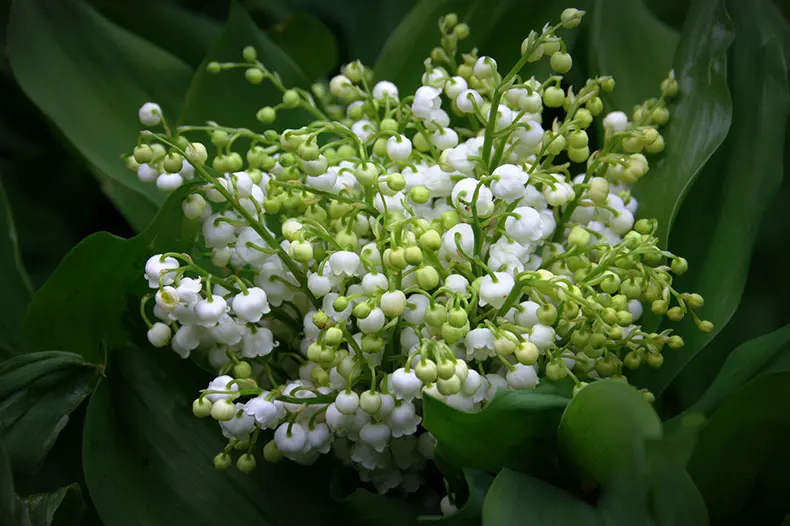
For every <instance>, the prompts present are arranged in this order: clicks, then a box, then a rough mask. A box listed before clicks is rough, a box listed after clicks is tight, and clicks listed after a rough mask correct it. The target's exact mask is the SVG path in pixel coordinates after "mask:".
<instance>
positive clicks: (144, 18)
mask: <svg viewBox="0 0 790 526" xmlns="http://www.w3.org/2000/svg"><path fill="white" fill-rule="evenodd" d="M90 4H91V5H92V6H93V7H94V8H95V9H96V10H97V11H98V12H99V13H101V14H102V15H103V16H105V17H106V18H107V19H109V20H110V21H111V22H112V23H114V24H117V25H119V26H121V27H123V28H124V29H126V30H128V31H131V32H132V33H134V34H136V35H137V36H139V37H142V38H144V39H146V40H148V41H149V42H151V43H152V44H154V45H156V46H159V47H160V48H161V49H163V50H165V51H167V52H168V53H171V54H172V55H174V56H176V57H178V58H180V59H181V60H183V61H184V62H186V63H187V64H189V65H190V66H191V67H193V68H195V67H197V66H199V65H200V63H201V62H203V59H204V58H205V56H206V55H207V54H208V52H209V49H210V48H211V44H212V43H213V42H214V39H216V38H217V36H218V35H219V32H220V30H221V27H220V25H219V24H218V23H217V22H216V21H215V20H213V19H211V18H208V17H207V16H204V15H202V14H198V13H196V12H194V11H192V10H189V9H185V8H183V7H181V6H179V5H174V4H173V3H170V2H160V1H157V0H135V1H134V2H117V1H115V0H90Z"/></svg>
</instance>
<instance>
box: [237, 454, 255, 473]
mask: <svg viewBox="0 0 790 526" xmlns="http://www.w3.org/2000/svg"><path fill="white" fill-rule="evenodd" d="M236 467H237V468H239V471H241V472H242V473H252V472H253V471H255V457H254V456H253V455H252V453H244V454H243V455H242V456H240V457H239V458H238V460H236Z"/></svg>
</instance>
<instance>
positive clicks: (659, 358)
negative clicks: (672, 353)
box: [647, 353, 664, 369]
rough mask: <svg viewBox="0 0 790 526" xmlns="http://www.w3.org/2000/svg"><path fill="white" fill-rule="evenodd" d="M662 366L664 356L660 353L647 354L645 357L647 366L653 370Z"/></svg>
mask: <svg viewBox="0 0 790 526" xmlns="http://www.w3.org/2000/svg"><path fill="white" fill-rule="evenodd" d="M663 364H664V355H663V354H660V353H649V354H648V355H647V365H649V366H650V367H652V368H653V369H658V368H659V367H661V366H662V365H663Z"/></svg>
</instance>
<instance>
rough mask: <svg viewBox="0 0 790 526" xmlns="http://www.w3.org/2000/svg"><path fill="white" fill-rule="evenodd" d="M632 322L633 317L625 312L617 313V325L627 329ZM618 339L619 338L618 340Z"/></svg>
mask: <svg viewBox="0 0 790 526" xmlns="http://www.w3.org/2000/svg"><path fill="white" fill-rule="evenodd" d="M633 321H634V316H633V315H632V314H631V313H630V312H629V311H627V310H619V311H617V325H619V326H621V327H627V326H628V325H631V323H633ZM618 339H619V338H618Z"/></svg>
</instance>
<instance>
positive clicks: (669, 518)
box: [646, 428, 708, 526]
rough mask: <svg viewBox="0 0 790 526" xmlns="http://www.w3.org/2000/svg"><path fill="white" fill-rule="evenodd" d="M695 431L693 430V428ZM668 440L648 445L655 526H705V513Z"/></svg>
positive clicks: (672, 442) (675, 447)
mask: <svg viewBox="0 0 790 526" xmlns="http://www.w3.org/2000/svg"><path fill="white" fill-rule="evenodd" d="M695 430H696V428H695ZM672 438H676V437H668V438H664V439H662V440H653V441H648V442H647V449H646V458H647V480H648V485H649V491H650V494H651V497H652V506H651V508H650V509H651V513H652V517H653V520H654V521H655V522H654V524H655V525H656V526H705V525H707V524H708V512H707V510H706V509H705V501H704V500H703V499H702V495H700V492H699V490H698V489H697V487H696V486H695V485H694V481H693V480H692V479H691V477H690V476H689V474H688V472H686V458H685V456H684V451H683V448H682V447H681V448H678V443H677V442H678V441H677V440H673V439H672Z"/></svg>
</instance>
